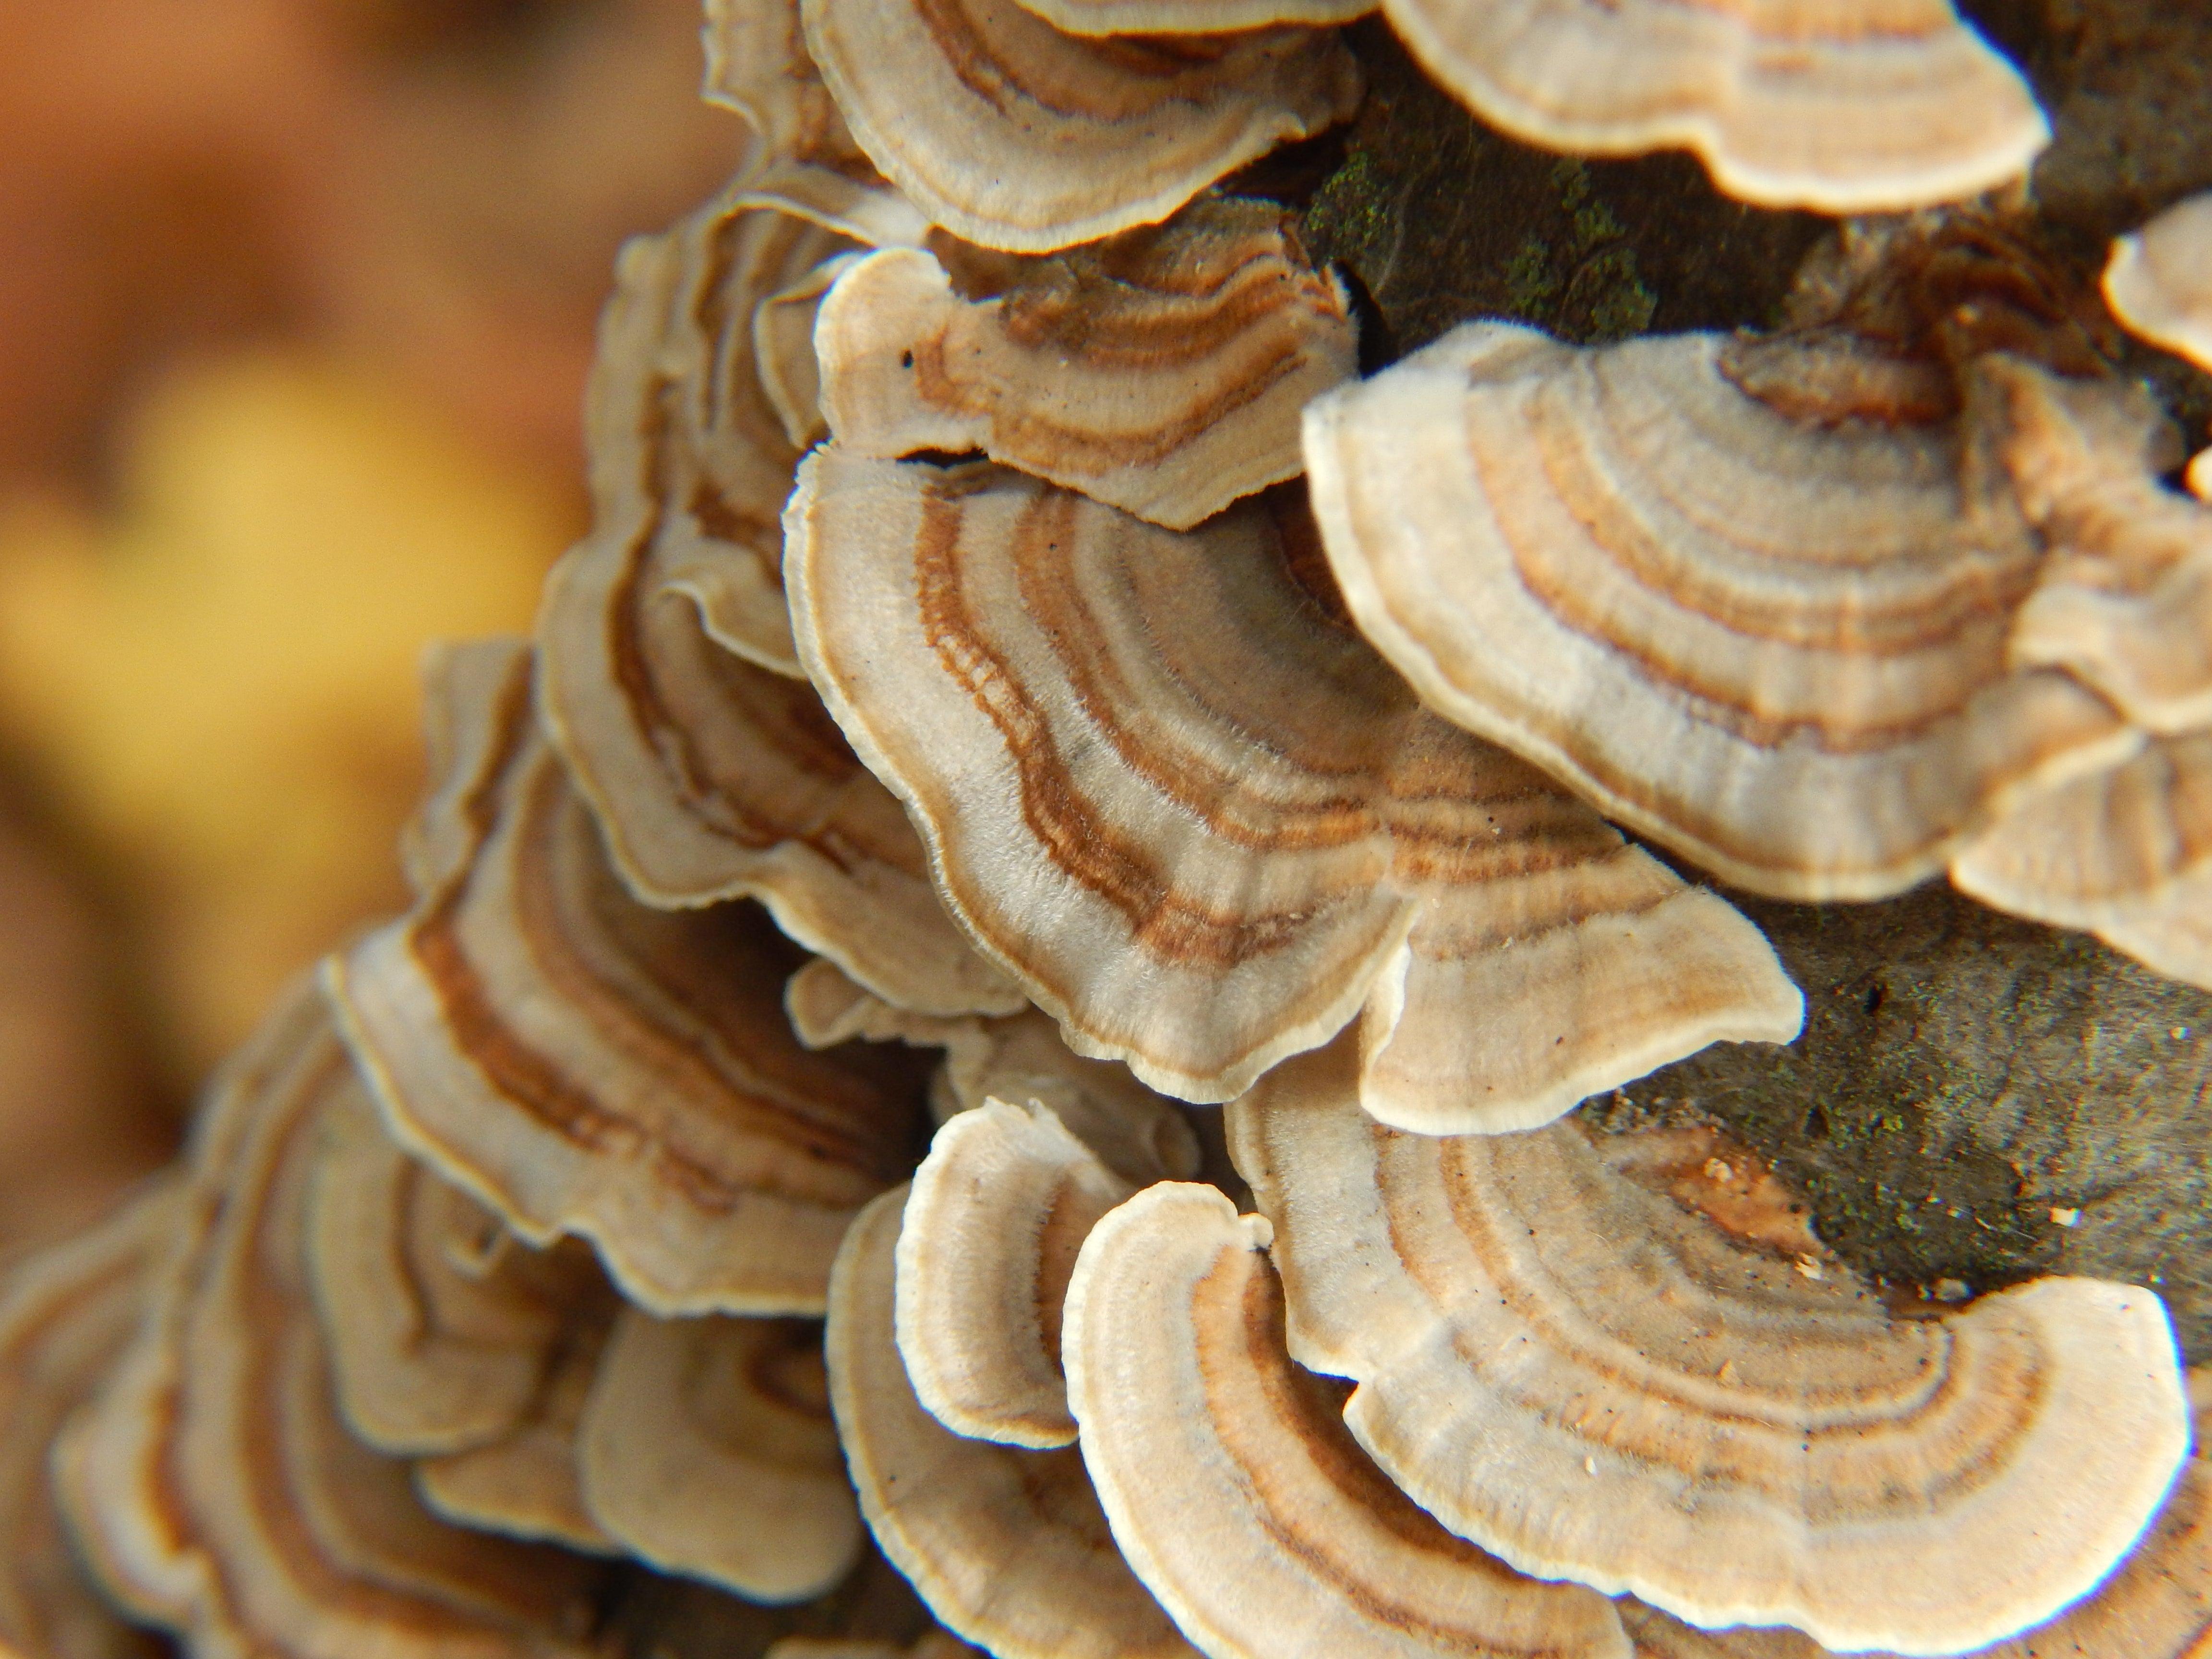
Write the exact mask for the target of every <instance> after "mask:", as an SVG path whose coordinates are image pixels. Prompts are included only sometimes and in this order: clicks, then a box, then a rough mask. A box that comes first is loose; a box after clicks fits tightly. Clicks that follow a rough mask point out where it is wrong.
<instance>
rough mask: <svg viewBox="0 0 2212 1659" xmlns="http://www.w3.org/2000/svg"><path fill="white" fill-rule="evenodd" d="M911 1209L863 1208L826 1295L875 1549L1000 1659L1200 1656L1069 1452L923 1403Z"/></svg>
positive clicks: (878, 1203) (838, 1380) (898, 1205)
mask: <svg viewBox="0 0 2212 1659" xmlns="http://www.w3.org/2000/svg"><path fill="white" fill-rule="evenodd" d="M905 1203H906V1193H905V1191H904V1189H903V1188H901V1189H898V1190H896V1191H893V1192H889V1193H885V1194H884V1195H883V1196H882V1197H880V1198H878V1199H877V1200H874V1201H873V1202H872V1203H871V1204H870V1205H869V1206H868V1207H867V1208H866V1209H865V1210H863V1211H861V1212H860V1218H859V1219H858V1220H856V1221H855V1222H854V1224H853V1228H852V1231H850V1232H849V1233H848V1234H847V1235H846V1238H845V1245H844V1248H843V1249H842V1250H841V1251H840V1252H839V1253H838V1256H837V1268H836V1273H835V1275H834V1276H833V1278H832V1280H831V1285H830V1292H829V1334H828V1339H827V1342H826V1347H825V1351H826V1352H827V1354H828V1356H829V1392H830V1400H831V1401H832V1403H833V1404H834V1405H835V1407H836V1413H837V1432H838V1437H839V1438H840V1439H841V1440H842V1442H843V1443H844V1447H845V1459H846V1465H847V1467H848V1468H849V1469H850V1471H851V1473H852V1476H853V1484H854V1486H856V1487H858V1488H859V1489H860V1513H861V1514H862V1515H863V1516H866V1518H867V1522H868V1528H869V1530H870V1531H872V1533H874V1534H875V1537H876V1542H877V1544H878V1546H880V1547H881V1548H882V1550H883V1552H884V1555H886V1556H887V1557H889V1558H890V1561H891V1563H892V1565H895V1566H896V1567H897V1568H898V1570H899V1571H901V1572H902V1573H903V1574H904V1575H905V1576H906V1577H907V1578H908V1581H909V1582H910V1583H912V1584H913V1585H914V1588H915V1590H916V1592H917V1593H919V1594H920V1595H921V1599H922V1600H923V1601H925V1602H926V1603H927V1604H928V1607H929V1609H930V1611H931V1612H932V1613H935V1614H936V1615H937V1618H938V1619H939V1621H940V1622H941V1623H943V1624H944V1625H945V1626H946V1627H947V1628H949V1629H951V1631H953V1632H955V1633H956V1634H957V1635H960V1636H962V1637H964V1638H967V1639H968V1640H969V1641H970V1642H973V1643H975V1644H976V1645H978V1646H979V1647H981V1648H984V1649H986V1650H987V1651H989V1652H990V1653H992V1654H993V1655H994V1656H996V1659H1147V1656H1151V1659H1194V1654H1195V1650H1194V1649H1193V1648H1192V1647H1191V1646H1190V1644H1188V1642H1186V1641H1184V1640H1183V1638H1182V1636H1181V1635H1180V1634H1179V1633H1178V1632H1176V1627H1175V1626H1174V1625H1173V1624H1172V1623H1170V1620H1169V1619H1168V1616H1167V1614H1166V1613H1163V1612H1162V1611H1161V1610H1160V1607H1159V1604H1158V1602H1156V1601H1153V1600H1152V1596H1151V1595H1148V1594H1147V1593H1146V1589H1145V1587H1144V1586H1143V1585H1141V1584H1139V1583H1138V1582H1137V1581H1136V1579H1135V1578H1134V1577H1132V1576H1131V1575H1130V1572H1129V1569H1128V1566H1127V1564H1126V1563H1124V1562H1123V1560H1122V1559H1121V1553H1120V1552H1119V1551H1118V1550H1117V1549H1115V1546H1114V1540H1113V1536H1112V1534H1110V1533H1109V1531H1108V1530H1107V1526H1106V1517H1105V1516H1104V1515H1103V1513H1102V1512H1101V1511H1100V1510H1099V1507H1098V1498H1097V1494H1096V1493H1095V1492H1092V1491H1091V1478H1090V1476H1089V1475H1087V1474H1085V1472H1084V1468H1083V1460H1082V1458H1081V1456H1080V1455H1079V1454H1078V1453H1077V1452H1076V1451H1075V1450H1074V1449H1073V1448H1063V1449H1060V1450H1056V1451H1027V1450H1022V1449H1018V1448H1015V1447H1012V1446H1004V1445H996V1444H994V1443H991V1442H989V1441H985V1440H969V1439H964V1438H963V1437H961V1436H959V1435H957V1434H954V1433H953V1432H952V1431H951V1430H950V1429H948V1428H946V1427H945V1425H943V1424H941V1423H939V1421H938V1420H937V1419H935V1418H933V1417H932V1416H931V1415H930V1414H929V1413H927V1411H925V1410H924V1409H923V1408H922V1405H921V1401H919V1400H918V1399H916V1398H915V1393H914V1389H913V1386H912V1384H911V1383H909V1382H908V1379H907V1372H906V1367H905V1365H904V1364H902V1363H901V1361H900V1358H899V1351H898V1345H897V1342H896V1340H895V1338H894V1335H893V1321H894V1317H895V1315H894V1310H893V1303H894V1297H895V1290H894V1282H895V1278H896V1264H895V1261H894V1252H895V1251H896V1248H897V1243H898V1233H899V1225H900V1216H901V1212H902V1210H903V1208H904V1206H905Z"/></svg>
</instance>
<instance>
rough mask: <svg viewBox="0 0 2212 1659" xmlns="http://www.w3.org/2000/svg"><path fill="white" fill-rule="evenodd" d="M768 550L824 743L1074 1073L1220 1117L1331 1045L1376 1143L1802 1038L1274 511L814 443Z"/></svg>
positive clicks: (1781, 996) (1547, 1111)
mask: <svg viewBox="0 0 2212 1659" xmlns="http://www.w3.org/2000/svg"><path fill="white" fill-rule="evenodd" d="M787 523H788V526H789V531H788V535H787V541H788V544H789V548H790V552H789V554H788V556H787V566H786V575H787V580H788V581H789V584H790V589H791V593H792V602H793V629H794V632H795V636H796V638H797V639H798V641H799V648H800V651H801V653H802V654H803V656H804V659H805V662H806V665H807V668H808V671H809V672H810V673H811V675H812V677H813V678H814V680H815V683H816V684H817V686H818V687H819V688H820V689H821V690H822V693H823V698H824V700H825V702H828V704H829V708H830V712H831V713H832V714H834V715H836V718H837V720H838V723H839V724H840V725H841V726H842V727H843V728H844V730H845V732H846V735H847V736H848V738H851V739H852V741H853V743H854V747H855V748H856V749H857V750H859V752H860V755H861V757H863V758H864V759H865V760H866V761H867V762H868V763H869V765H870V767H871V769H872V770H874V771H875V772H876V773H877V775H878V776H880V777H883V778H884V779H885V780H886V781H889V782H890V784H891V786H892V787H894V788H895V789H896V790H897V791H898V793H900V794H901V795H902V797H903V798H904V799H905V800H906V802H907V805H908V810H909V811H910V812H911V813H912V814H913V816H914V817H915V821H916V823H917V824H918V825H919V826H920V828H921V831H922V833H923V835H924V836H925V837H926V838H927V840H928V842H929V843H930V847H931V856H932V866H933V873H934V875H935V877H936V879H937V883H938V886H939V892H940V894H941V895H942V896H943V897H944V898H945V902H946V903H947V904H948V905H949V906H950V907H951V908H952V909H953V910H954V911H955V912H956V913H957V915H959V917H960V918H961V920H962V921H963V923H964V924H965V925H966V927H967V928H968V930H969V933H970V934H971V935H972V936H973V937H974V938H975V940H976V941H977V943H978V945H979V946H980V947H981V949H982V950H983V951H985V952H986V953H987V954H988V955H989V956H990V957H993V958H994V960H995V961H996V962H998V963H1000V965H1001V966H1003V967H1004V968H1005V969H1006V970H1007V971H1008V972H1010V973H1012V974H1013V975H1016V976H1017V977H1018V979H1019V980H1020V981H1021V982H1022V983H1023V985H1024V987H1025V988H1026V989H1027V990H1028V992H1029V994H1030V997H1031V999H1032V1000H1035V1001H1036V1003H1037V1004H1038V1005H1039V1006H1042V1008H1044V1009H1045V1010H1046V1011H1047V1012H1049V1013H1051V1014H1052V1015H1054V1017H1055V1018H1058V1019H1059V1020H1060V1023H1061V1025H1062V1027H1063V1029H1064V1030H1065V1031H1066V1034H1067V1040H1068V1042H1069V1043H1070V1045H1071V1046H1073V1047H1074V1048H1076V1049H1078V1050H1079V1052H1082V1053H1085V1054H1097V1055H1101V1056H1106V1057H1111V1058H1119V1059H1121V1060H1126V1061H1127V1063H1128V1064H1129V1066H1130V1067H1131V1069H1132V1070H1133V1071H1134V1072H1135V1073H1137V1075H1138V1076H1139V1077H1140V1078H1142V1079H1144V1080H1145V1081H1146V1082H1147V1083H1149V1084H1151V1085H1152V1086H1153V1087H1155V1088H1158V1089H1161V1090H1163V1091H1166V1092H1168V1093H1170V1094H1174V1095H1176V1096H1178V1097H1182V1098H1183V1099H1186V1100H1197V1101H1213V1100H1220V1099H1223V1098H1225V1097H1229V1096H1231V1095H1234V1094H1236V1093H1237V1091H1240V1090H1241V1089H1243V1088H1244V1087H1245V1086H1246V1085H1249V1083H1250V1081H1251V1080H1252V1079H1253V1078H1255V1077H1256V1076H1257V1075H1258V1074H1259V1073H1261V1072H1263V1071H1265V1070H1266V1069H1267V1067H1268V1066H1271V1065H1273V1064H1274V1063H1275V1062H1276V1061H1277V1060H1280V1059H1281V1058H1282V1057H1283V1056H1284V1055H1285V1054H1293V1053H1296V1052H1297V1051H1298V1050H1300V1049H1303V1048H1310V1047H1312V1046H1314V1045H1315V1044H1316V1043H1318V1042H1323V1041H1326V1040H1327V1039H1328V1037H1329V1036H1333V1035H1334V1033H1335V1032H1336V1031H1337V1030H1340V1028H1342V1027H1343V1026H1344V1025H1345V1024H1346V1023H1347V1022H1348V1021H1351V1020H1352V1019H1353V1018H1355V1017H1357V1018H1358V1019H1359V1021H1360V1039H1361V1044H1362V1051H1363V1054H1364V1070H1363V1077H1362V1085H1361V1097H1362V1100H1363V1103H1364V1104H1365V1105H1366V1106H1367V1108H1368V1109H1370V1111H1372V1112H1373V1113H1375V1115H1376V1116H1378V1117H1380V1118H1382V1119H1383V1120H1384V1121H1389V1122H1394V1123H1398V1124H1401V1125H1403V1126H1405V1127H1412V1128H1420V1129H1427V1130H1437V1129H1467V1128H1481V1129H1486V1130H1505V1129H1513V1128H1517V1127H1526V1126H1527V1125H1529V1124H1532V1123H1541V1122H1543V1121H1547V1120H1548V1119H1550V1118H1552V1117H1555V1116H1557V1115H1559V1113H1561V1112H1563V1111H1565V1110H1566V1109H1569V1108H1570V1107H1571V1106H1573V1105H1574V1103H1576V1102H1577V1101H1578V1100H1581V1099H1582V1098H1583V1097H1585V1096H1587V1095H1589V1094H1591V1093H1593V1092H1595V1091H1598V1090H1601V1089H1604V1088H1608V1087H1611V1086H1613V1085H1616V1084H1618V1083H1620V1082H1622V1081H1625V1080H1626V1079H1630V1078H1633V1077H1637V1076H1640V1075H1642V1074H1643V1073H1644V1072H1646V1071H1649V1070H1650V1068H1651V1067H1653V1066H1658V1065H1661V1064H1663V1063H1665V1062H1666V1061H1668V1060H1673V1059H1675V1058H1678V1057H1680V1055H1682V1054H1688V1053H1691V1052H1693V1051H1694V1050H1696V1049H1698V1048H1703V1047H1704V1046H1705V1044H1707V1043H1709V1042H1715V1041H1719V1040H1723V1039H1734V1040H1767V1041H1787V1040H1788V1039H1789V1038H1790V1037H1791V1036H1795V1035H1796V1031H1797V1029H1798V1024H1799V1022H1800V1019H1801V1018H1802V1001H1801V1000H1800V998H1799V996H1798V994H1797V992H1796V988H1795V987H1793V986H1791V985H1790V982H1789V981H1788V980H1787V979H1786V978H1785V977H1784V975H1783V973H1782V971H1781V969H1780V967H1779V965H1778V963H1776V961H1775V959H1774V957H1773V954H1772V952H1771V951H1770V950H1769V949H1768V947H1767V945H1766V944H1765V940H1764V939H1762V938H1761V937H1760V936H1759V933H1758V931H1757V930H1756V929H1755V928H1753V927H1752V926H1751V925H1750V923H1748V922H1747V921H1745V920H1744V919H1743V917H1742V916H1741V915H1739V914H1738V913H1736V912H1735V910H1734V909H1733V908H1730V907H1729V905H1727V904H1726V903H1725V902H1723V901H1722V900H1721V899H1719V898H1718V897H1717V896H1714V895H1713V894H1711V893H1709V892H1706V891H1704V890H1699V889H1694V888H1691V887H1688V886H1686V885H1685V884H1683V883H1682V882H1681V881H1680V879H1679V878H1677V877H1675V876H1674V874H1673V873H1672V872H1669V871H1668V870H1667V869H1666V868H1665V867H1664V866H1661V865H1660V864H1658V863H1657V862H1656V860H1652V859H1651V858H1650V857H1649V856H1648V855H1647V854H1644V852H1643V851H1641V850H1640V849H1638V848H1633V847H1631V846H1629V845H1628V844H1627V843H1626V842H1624V841H1623V840H1622V839H1621V837H1620V835H1619V834H1618V833H1617V832H1616V831H1614V830H1613V829H1612V828H1611V827H1610V826H1608V825H1607V824H1606V823H1603V822H1602V821H1601V820H1600V819H1599V818H1598V817H1597V816H1596V815H1595V813H1594V812H1592V811H1589V809H1588V808H1587V807H1585V806H1583V805H1582V804H1581V803H1579V802H1577V801H1576V800H1574V799H1572V798H1571V797H1570V796H1568V795H1567V794H1566V793H1565V792H1564V791H1562V790H1560V789H1559V788H1558V787H1556V786H1554V785H1553V784H1552V783H1551V782H1550V781H1548V780H1547V779H1545V778H1544V777H1542V776H1541V775H1540V774H1538V773H1537V772H1535V771H1534V769H1531V768H1529V767H1527V766H1525V765H1523V764H1522V763H1520V762H1519V761H1517V760H1516V759H1514V758H1513V757H1510V756H1509V755H1507V754H1506V753H1505V752H1504V751H1503V750H1498V749H1496V748H1493V747H1492V746H1491V745H1490V744H1486V743H1482V742H1479V741H1477V740H1475V739H1474V738H1469V737H1468V736H1467V735H1466V734H1464V733H1462V732H1458V731H1456V730H1455V729H1454V728H1453V727H1451V726H1449V725H1448V724H1446V723H1445V722H1444V721H1443V720H1438V719H1437V718H1436V717H1435V716H1434V715H1432V714H1429V713H1428V712H1427V711H1426V710H1425V709H1423V708H1421V707H1420V706H1419V704H1418V703H1417V702H1415V701H1414V699H1413V696H1412V695H1411V694H1410V693H1409V692H1408V690H1407V688H1406V686H1405V685H1404V684H1403V683H1402V682H1401V681H1400V680H1399V679H1398V678H1397V677H1396V676H1395V674H1393V673H1392V672H1391V671H1390V670H1389V666H1388V665H1386V664H1385V663H1384V662H1383V660H1382V659H1380V658H1378V657H1377V656H1376V654H1375V653H1374V652H1373V651H1372V650H1371V649H1370V648H1369V647H1368V646H1367V645H1366V643H1365V642H1364V641H1362V640H1361V639H1360V638H1359V637H1358V635H1356V634H1354V633H1353V632H1352V630H1351V629H1348V628H1346V627H1344V626H1343V625H1342V624H1341V623H1340V622H1338V621H1337V620H1336V619H1334V617H1332V616H1331V614H1330V613H1329V611H1328V609H1327V608H1326V599H1325V598H1321V599H1317V598H1316V595H1315V593H1314V592H1312V591H1311V590H1310V588H1309V587H1307V586H1304V585H1302V584H1301V581H1300V580H1299V575H1300V570H1301V568H1304V569H1305V570H1306V571H1307V573H1308V574H1311V568H1312V562H1313V561H1312V556H1311V545H1310V535H1311V532H1310V524H1309V523H1308V522H1307V521H1306V520H1304V511H1303V507H1302V506H1301V505H1300V503H1299V502H1298V501H1297V499H1296V497H1295V495H1291V494H1289V493H1287V492H1286V493H1285V494H1284V495H1277V496H1271V497H1269V498H1267V500H1265V501H1254V502H1246V503H1242V504H1240V505H1238V506H1237V507H1232V508H1231V509H1230V510H1229V511H1228V512H1226V513H1222V514H1220V515H1219V516H1218V517H1217V518H1215V519H1213V520H1209V521H1208V522H1207V523H1206V525H1205V526H1202V527H1201V528H1200V529H1199V530H1197V531H1193V532H1174V531H1170V530H1165V529H1162V528H1159V527H1158V526H1152V525H1147V524H1146V523H1144V522H1143V521H1141V520H1136V519H1133V518H1131V517H1129V516H1127V514H1124V513H1119V512H1116V511H1115V509H1113V508H1111V507H1103V506H1100V505H1098V504H1097V503H1096V502H1093V501H1088V500H1086V499H1085V498H1084V497H1082V496H1080V495H1074V494H1072V493H1070V492H1067V491H1064V490H1060V489H1054V488H1052V487H1051V486H1049V485H1046V484H1042V483H1037V482H1036V481H1034V480H1031V479H1029V478H1025V477H1022V476H1021V475H1020V474H1018V473H1014V472H1011V471H1005V470H1003V469H1000V468H998V467H994V466H990V465H958V466H953V467H950V468H946V467H939V466H934V465H927V464H924V463H915V462H897V461H889V460H871V459H860V458H856V457H852V456H848V455H844V454H842V453H839V452H838V450H837V449H836V447H835V446H831V447H829V448H826V449H823V450H821V451H817V453H815V454H814V455H813V456H812V457H811V458H810V459H808V461H807V463H806V465H805V467H804V468H802V469H801V471H800V475H799V489H798V491H797V493H796V494H795V495H793V500H792V504H791V507H790V508H789V511H788V518H787ZM1302 559H1304V560H1306V561H1307V562H1306V564H1305V565H1304V566H1303V567H1301V565H1300V563H1299V562H1300V561H1301V560H1302ZM1325 580H1326V578H1325V577H1324V578H1322V581H1323V582H1324V583H1325Z"/></svg>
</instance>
